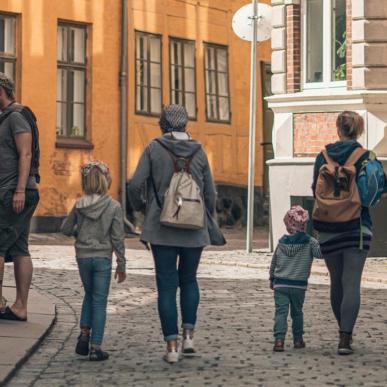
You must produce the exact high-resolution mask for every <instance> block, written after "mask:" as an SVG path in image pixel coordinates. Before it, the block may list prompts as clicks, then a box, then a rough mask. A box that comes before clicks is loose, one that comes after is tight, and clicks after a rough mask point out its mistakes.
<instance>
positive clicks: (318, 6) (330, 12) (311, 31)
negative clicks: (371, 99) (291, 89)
mask: <svg viewBox="0 0 387 387" xmlns="http://www.w3.org/2000/svg"><path fill="white" fill-rule="evenodd" d="M303 69H304V71H303V74H304V75H303V78H304V86H305V88H320V87H334V86H345V80H346V1H345V0H304V2H303Z"/></svg>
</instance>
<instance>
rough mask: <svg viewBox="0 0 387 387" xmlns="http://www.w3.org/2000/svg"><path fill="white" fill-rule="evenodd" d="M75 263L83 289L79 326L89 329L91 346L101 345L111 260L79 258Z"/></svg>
mask: <svg viewBox="0 0 387 387" xmlns="http://www.w3.org/2000/svg"><path fill="white" fill-rule="evenodd" d="M77 262H78V267H79V274H80V276H81V280H82V283H83V287H84V289H85V298H84V299H83V305H82V314H81V323H80V325H81V327H89V328H90V329H91V340H90V343H91V345H101V344H102V339H103V334H104V330H105V323H106V307H107V302H108V295H109V288H110V280H111V273H112V260H111V259H110V258H79V259H77Z"/></svg>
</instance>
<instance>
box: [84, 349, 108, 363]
mask: <svg viewBox="0 0 387 387" xmlns="http://www.w3.org/2000/svg"><path fill="white" fill-rule="evenodd" d="M89 359H90V361H104V360H107V359H109V354H108V353H107V352H104V351H102V350H101V349H94V350H92V351H90V355H89Z"/></svg>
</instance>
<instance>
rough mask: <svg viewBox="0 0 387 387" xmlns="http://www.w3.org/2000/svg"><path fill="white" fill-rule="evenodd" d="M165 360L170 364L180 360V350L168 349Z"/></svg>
mask: <svg viewBox="0 0 387 387" xmlns="http://www.w3.org/2000/svg"><path fill="white" fill-rule="evenodd" d="M164 360H165V361H166V362H167V363H169V364H174V363H177V362H178V361H179V352H178V351H177V350H176V349H172V350H170V351H169V350H168V351H167V353H166V354H165V355H164Z"/></svg>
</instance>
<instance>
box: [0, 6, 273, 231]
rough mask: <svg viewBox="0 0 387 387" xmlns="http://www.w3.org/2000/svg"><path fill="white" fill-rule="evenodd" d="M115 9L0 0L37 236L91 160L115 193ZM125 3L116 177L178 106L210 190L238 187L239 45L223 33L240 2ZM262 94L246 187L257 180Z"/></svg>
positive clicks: (242, 76) (241, 161) (1, 34)
mask: <svg viewBox="0 0 387 387" xmlns="http://www.w3.org/2000/svg"><path fill="white" fill-rule="evenodd" d="M267 2H269V1H267ZM121 3H122V2H121V1H119V0H0V71H5V72H7V73H8V74H10V75H12V76H14V77H15V81H16V85H17V96H18V99H19V100H20V101H21V102H22V103H23V104H26V105H29V106H30V107H31V108H32V109H33V110H34V112H35V113H36V115H37V117H38V120H39V128H40V132H41V154H42V156H41V157H42V159H41V164H42V167H41V175H42V183H41V186H40V190H41V202H40V205H39V208H38V211H37V214H36V215H37V216H38V220H41V217H44V218H43V219H42V220H44V222H38V223H39V224H40V228H41V229H42V228H43V229H44V228H45V227H43V226H47V227H48V226H49V227H50V228H51V227H52V226H53V225H55V219H58V218H60V217H61V216H63V215H65V214H66V213H67V212H68V210H69V208H70V207H71V205H72V204H73V202H74V200H75V199H76V197H78V196H79V195H80V194H81V192H80V183H79V181H80V176H79V172H78V171H79V165H80V164H81V163H82V162H84V161H86V160H88V159H90V158H94V159H102V160H104V161H106V162H107V163H108V164H109V165H110V167H111V170H112V174H113V179H114V180H113V187H112V193H113V195H114V196H117V197H118V195H119V191H120V187H119V186H120V184H119V176H120V90H119V73H120V54H121V48H120V36H121ZM127 3H128V15H127V17H128V21H129V28H128V69H127V74H128V77H127V88H128V104H127V119H128V143H127V156H128V164H127V176H128V177H130V175H131V173H133V170H134V168H135V167H136V164H137V161H138V158H139V156H140V154H141V152H142V150H143V148H144V146H145V145H146V144H147V143H148V142H149V141H150V140H151V139H152V138H153V137H155V136H156V135H158V134H159V129H158V118H157V116H158V114H159V113H160V110H161V107H162V105H163V104H168V103H182V104H184V105H185V106H186V107H187V110H188V112H189V115H190V117H191V121H190V123H189V130H190V132H191V133H192V135H193V136H194V137H195V138H197V139H199V140H200V141H201V142H202V143H203V144H204V146H205V148H206V150H207V152H208V154H209V158H210V162H211V165H212V168H213V171H214V175H215V179H216V181H217V182H218V183H222V184H225V185H231V186H237V187H238V186H240V187H244V186H246V182H247V169H248V95H249V94H248V93H249V66H250V60H249V58H250V45H249V43H247V42H243V41H241V40H240V39H239V38H237V37H236V36H235V35H234V33H233V32H232V30H231V20H232V16H233V14H234V13H235V11H236V10H237V9H238V8H240V7H241V6H242V5H244V4H245V3H246V0H234V1H233V0H200V1H198V0H185V1H182V0H128V2H127ZM258 52H259V60H260V61H262V62H269V60H270V59H269V58H270V43H269V42H267V43H264V44H261V45H260V46H259V50H258ZM257 71H259V69H257ZM258 79H259V80H260V79H261V77H258ZM262 89H263V88H262V87H258V101H260V104H259V109H258V117H257V150H258V151H257V168H256V185H257V187H262V186H263V181H264V170H263V165H264V163H263V159H264V155H263V152H262V151H261V149H262V148H261V147H260V143H261V142H263V141H264V140H265V139H264V137H263V121H264V119H263V109H262V107H261V101H262V92H261V90H262ZM47 217H50V220H52V221H53V222H54V223H52V222H49V221H48V220H49V219H48V218H47Z"/></svg>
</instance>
